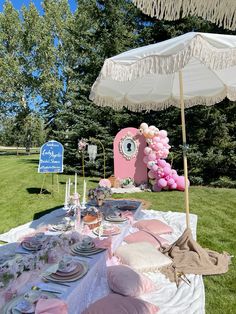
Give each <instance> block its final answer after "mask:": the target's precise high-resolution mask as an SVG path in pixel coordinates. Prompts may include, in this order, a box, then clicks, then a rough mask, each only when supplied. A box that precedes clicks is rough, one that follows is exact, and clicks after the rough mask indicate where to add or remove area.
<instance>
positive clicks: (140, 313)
mask: <svg viewBox="0 0 236 314" xmlns="http://www.w3.org/2000/svg"><path fill="white" fill-rule="evenodd" d="M158 311H159V308H158V307H157V306H156V305H154V304H151V303H148V302H145V301H143V300H139V299H136V298H133V297H123V296H122V295H119V294H109V295H108V296H106V297H104V298H102V299H100V300H98V301H96V302H94V303H93V304H91V305H90V306H89V307H88V308H87V309H86V310H85V311H83V312H82V314H156V313H157V312H158Z"/></svg>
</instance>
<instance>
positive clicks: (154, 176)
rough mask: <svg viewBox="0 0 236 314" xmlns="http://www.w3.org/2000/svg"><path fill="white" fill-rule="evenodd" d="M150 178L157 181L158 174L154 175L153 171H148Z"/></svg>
mask: <svg viewBox="0 0 236 314" xmlns="http://www.w3.org/2000/svg"><path fill="white" fill-rule="evenodd" d="M148 178H149V179H155V178H156V174H155V173H154V171H153V170H149V171H148Z"/></svg>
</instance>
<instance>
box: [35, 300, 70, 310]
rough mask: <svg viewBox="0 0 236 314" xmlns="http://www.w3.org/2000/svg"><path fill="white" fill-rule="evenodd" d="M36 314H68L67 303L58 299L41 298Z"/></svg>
mask: <svg viewBox="0 0 236 314" xmlns="http://www.w3.org/2000/svg"><path fill="white" fill-rule="evenodd" d="M35 314H68V309H67V305H66V303H64V302H63V301H61V300H58V299H40V300H39V301H38V302H37V304H36V308H35Z"/></svg>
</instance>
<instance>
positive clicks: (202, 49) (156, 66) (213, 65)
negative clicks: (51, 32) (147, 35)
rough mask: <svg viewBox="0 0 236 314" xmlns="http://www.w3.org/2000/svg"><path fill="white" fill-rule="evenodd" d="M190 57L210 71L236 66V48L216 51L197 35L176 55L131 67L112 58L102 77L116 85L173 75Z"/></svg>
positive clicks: (155, 58)
mask: <svg viewBox="0 0 236 314" xmlns="http://www.w3.org/2000/svg"><path fill="white" fill-rule="evenodd" d="M235 1H236V0H235ZM191 57H195V58H197V59H199V60H200V61H201V62H202V63H203V64H205V65H206V66H207V67H209V68H210V69H213V70H219V69H224V68H228V67H232V66H235V65H236V48H235V49H217V48H215V47H213V46H212V45H211V44H209V43H208V42H207V41H206V40H205V39H204V38H203V37H202V36H201V35H200V34H196V36H195V37H193V39H192V40H191V41H190V42H189V44H188V45H187V46H186V47H185V48H184V49H182V50H181V51H180V52H179V53H177V54H175V55H168V56H165V55H150V56H147V57H145V58H143V59H139V60H138V61H136V62H134V63H133V64H129V65H125V64H119V63H116V62H114V61H113V60H112V58H110V59H107V60H106V61H105V62H104V65H103V67H102V70H101V73H100V76H101V78H107V77H111V78H112V79H113V80H116V81H130V80H134V79H137V78H140V77H143V76H145V75H147V74H155V73H158V74H170V73H174V72H177V71H179V70H180V69H183V68H184V67H185V65H186V64H187V63H188V62H189V60H190V58H191Z"/></svg>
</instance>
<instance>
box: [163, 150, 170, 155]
mask: <svg viewBox="0 0 236 314" xmlns="http://www.w3.org/2000/svg"><path fill="white" fill-rule="evenodd" d="M163 154H164V155H165V157H167V156H168V155H169V149H167V148H164V149H163Z"/></svg>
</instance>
